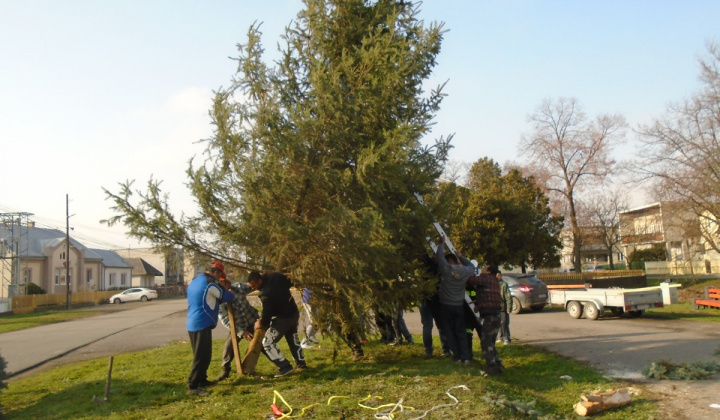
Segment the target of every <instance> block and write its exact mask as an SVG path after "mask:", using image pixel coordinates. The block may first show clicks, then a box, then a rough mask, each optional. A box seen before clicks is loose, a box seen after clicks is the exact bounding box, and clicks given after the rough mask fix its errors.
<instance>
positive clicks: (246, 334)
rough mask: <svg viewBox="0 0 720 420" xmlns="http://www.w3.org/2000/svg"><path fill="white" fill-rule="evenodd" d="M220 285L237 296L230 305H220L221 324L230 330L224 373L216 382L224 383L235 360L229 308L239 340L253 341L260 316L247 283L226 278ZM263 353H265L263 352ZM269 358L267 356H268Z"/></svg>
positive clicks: (223, 367)
mask: <svg viewBox="0 0 720 420" xmlns="http://www.w3.org/2000/svg"><path fill="white" fill-rule="evenodd" d="M220 285H221V286H223V288H225V289H229V290H231V291H232V292H233V294H234V295H235V299H234V300H233V301H232V303H231V304H230V305H228V303H221V304H220V315H219V317H220V322H221V323H222V324H223V325H224V326H225V328H227V329H228V338H227V340H226V341H225V346H224V347H223V357H222V372H221V373H220V376H218V377H217V379H216V381H222V380H224V379H226V378H227V377H228V376H230V371H231V370H232V369H231V366H232V361H233V360H234V359H235V351H234V350H233V339H232V334H233V333H232V331H230V311H228V306H231V307H232V310H233V313H232V316H233V320H234V321H235V334H236V335H237V336H238V337H239V338H244V339H246V340H247V341H248V342H249V341H251V340H252V339H253V335H254V333H255V322H256V321H257V320H258V318H260V315H259V313H258V311H257V309H255V308H254V307H253V306H252V305H251V304H250V302H248V300H247V295H248V293H250V292H252V288H251V287H250V285H249V284H247V283H240V282H238V283H234V284H230V281H229V280H228V279H226V278H223V279H221V280H220ZM263 353H265V352H264V351H263ZM266 356H267V354H266Z"/></svg>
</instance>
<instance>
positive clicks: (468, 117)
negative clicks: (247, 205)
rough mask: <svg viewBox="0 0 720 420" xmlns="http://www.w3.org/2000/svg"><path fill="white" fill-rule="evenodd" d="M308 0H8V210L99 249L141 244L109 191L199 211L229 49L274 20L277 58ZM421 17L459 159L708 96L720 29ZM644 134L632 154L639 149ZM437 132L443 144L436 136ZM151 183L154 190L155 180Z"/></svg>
mask: <svg viewBox="0 0 720 420" xmlns="http://www.w3.org/2000/svg"><path fill="white" fill-rule="evenodd" d="M301 8H302V2H301V1H299V0H273V1H264V2H260V1H257V0H253V1H245V0H236V1H229V0H208V1H202V2H200V1H190V0H152V1H146V0H142V1H141V0H123V1H102V0H63V1H58V0H22V1H21V0H0V144H1V145H2V146H1V147H0V156H2V166H1V168H2V171H1V173H2V183H0V212H20V211H21V212H29V213H34V215H35V216H34V217H33V218H34V219H35V220H37V221H38V222H39V223H40V224H41V225H42V226H51V227H59V228H61V229H64V226H65V194H69V195H70V213H71V214H72V215H73V216H72V217H71V219H70V221H71V223H70V224H71V226H73V227H74V228H75V229H74V232H73V233H74V235H76V237H77V238H78V239H80V240H82V241H84V242H85V243H87V244H89V245H91V246H97V247H126V246H135V242H134V241H132V240H129V239H126V238H125V236H124V234H123V232H124V229H123V228H122V227H121V228H114V229H110V228H108V227H106V226H104V225H101V224H99V223H98V221H99V220H100V219H103V218H107V217H110V216H111V215H112V212H111V211H110V209H109V207H110V205H111V203H110V202H108V201H105V200H104V194H103V192H102V189H101V188H102V187H106V188H109V189H111V190H113V191H117V183H118V182H121V181H124V180H126V179H135V180H136V185H138V186H140V187H143V186H144V184H145V182H146V181H147V180H148V179H149V177H150V176H151V175H154V176H155V177H156V178H159V179H163V180H164V184H163V185H164V186H165V191H166V192H168V193H170V203H171V207H172V208H175V209H177V210H178V211H179V210H182V209H191V208H192V206H191V197H189V194H188V192H187V190H186V188H185V187H184V182H185V179H186V178H185V173H184V170H185V168H186V166H187V161H188V160H189V159H190V158H191V157H192V156H193V155H194V154H196V153H199V152H200V151H201V150H202V148H201V146H200V145H198V144H197V140H199V139H202V138H207V137H209V136H210V135H211V133H212V128H211V126H210V124H209V118H208V116H207V111H208V109H209V105H210V99H211V97H212V90H214V89H217V88H219V87H221V86H227V85H228V82H229V80H230V78H231V76H232V75H233V73H234V72H235V70H236V63H235V62H234V61H232V60H231V59H229V58H228V57H231V56H236V44H238V43H243V42H245V39H246V38H245V34H246V32H247V29H248V27H249V26H250V25H251V24H252V23H253V22H254V21H258V22H263V25H262V29H263V32H264V37H263V42H264V45H265V48H266V51H267V56H268V58H272V57H273V56H274V51H275V50H276V44H277V42H278V41H279V40H280V39H279V35H280V34H281V33H282V31H283V28H284V26H285V25H287V24H288V23H289V22H290V21H291V20H292V19H293V18H294V17H295V15H296V14H297V12H298V11H299V10H300V9H301ZM421 10H422V11H421V14H420V17H421V18H423V19H424V20H426V21H428V22H429V21H442V22H445V28H446V29H447V30H448V32H447V33H446V35H445V41H444V43H443V46H442V51H441V53H440V55H439V57H438V61H439V65H438V66H437V67H436V69H435V74H434V76H433V78H432V80H431V81H430V84H429V86H431V85H435V84H438V83H441V82H444V81H446V80H447V81H448V85H447V88H446V93H447V94H448V97H447V98H446V99H445V101H444V103H443V107H442V109H441V110H440V112H439V114H438V116H437V118H436V122H437V125H436V126H435V128H434V130H433V133H432V137H437V136H440V135H447V134H451V133H455V141H454V143H455V149H454V150H453V152H452V155H451V158H452V159H453V160H458V161H467V162H472V161H475V160H477V159H479V158H481V157H484V156H488V157H491V158H493V159H495V160H496V161H497V162H499V163H501V164H502V163H504V162H506V161H508V160H515V159H517V155H518V150H517V144H518V140H519V139H520V136H521V135H522V134H523V133H528V132H529V126H528V124H527V122H526V116H527V115H528V114H529V113H531V112H532V111H533V110H534V109H535V108H536V107H537V106H538V105H539V104H540V103H541V101H542V100H543V99H544V98H557V97H559V96H574V97H576V98H578V99H579V100H580V101H581V103H582V105H583V106H584V108H585V110H586V111H587V113H588V115H590V116H595V115H597V114H599V113H621V114H623V115H625V117H626V118H627V120H628V122H629V124H630V125H631V127H636V126H637V125H638V124H640V123H646V122H649V121H650V120H651V119H652V118H653V117H658V116H660V115H661V114H662V112H663V111H664V109H665V107H666V105H667V104H668V103H669V102H671V101H677V100H680V99H682V98H684V97H686V96H689V95H690V94H692V93H694V92H695V91H697V90H698V89H699V87H700V85H699V82H698V78H697V75H698V66H697V58H698V57H699V56H701V55H703V54H704V52H705V41H706V40H720V25H718V18H720V2H718V1H715V0H713V1H709V0H707V1H701V0H692V1H662V0H654V1H620V0H617V1H615V0H606V1H574V0H565V1H548V0H534V1H530V0H514V1H513V0H504V1H500V0H498V1H485V0H472V1H465V0H463V1H459V0H457V1H449V0H426V1H425V2H424V4H423V5H422V9H421ZM628 139H629V140H630V145H628V146H626V147H625V148H623V149H621V150H619V151H618V154H621V155H622V154H628V153H632V148H631V144H632V143H631V142H632V139H633V135H632V133H630V135H629V136H628ZM430 141H431V139H428V142H430ZM143 189H144V188H143Z"/></svg>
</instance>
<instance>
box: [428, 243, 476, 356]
mask: <svg viewBox="0 0 720 420" xmlns="http://www.w3.org/2000/svg"><path fill="white" fill-rule="evenodd" d="M439 242H440V243H439V245H438V247H437V249H436V250H435V257H436V261H437V263H438V268H439V270H440V289H439V291H438V295H439V300H440V305H441V311H442V319H443V326H444V328H443V329H444V330H445V334H446V338H447V341H448V347H449V348H450V353H451V354H452V358H453V360H454V361H456V362H458V363H464V364H470V362H471V360H472V354H470V352H469V350H468V345H467V335H466V334H465V309H464V305H465V287H466V283H467V281H468V279H469V278H470V276H472V275H474V274H475V267H474V266H473V265H472V263H470V261H469V260H468V259H467V258H465V257H463V256H462V255H460V252H458V255H457V257H456V256H455V255H453V254H448V255H447V256H445V237H444V236H440V241H439ZM458 258H459V260H458Z"/></svg>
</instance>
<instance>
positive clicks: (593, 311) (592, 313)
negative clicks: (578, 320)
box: [585, 302, 600, 321]
mask: <svg viewBox="0 0 720 420" xmlns="http://www.w3.org/2000/svg"><path fill="white" fill-rule="evenodd" d="M599 316H600V311H599V310H598V307H597V306H595V304H594V303H592V302H588V303H586V304H585V318H586V319H589V320H590V321H595V320H596V319H598V317H599Z"/></svg>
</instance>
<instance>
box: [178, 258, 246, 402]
mask: <svg viewBox="0 0 720 420" xmlns="http://www.w3.org/2000/svg"><path fill="white" fill-rule="evenodd" d="M222 277H225V267H223V265H222V263H221V262H219V261H215V262H213V263H211V264H210V265H209V266H208V267H207V269H206V270H205V272H204V273H201V274H199V275H198V276H197V277H195V278H194V279H193V280H192V281H191V282H190V285H188V288H187V300H188V314H187V331H188V335H189V336H190V346H191V347H192V352H193V362H192V367H191V368H190V375H189V376H188V380H187V383H188V394H189V395H207V394H208V392H207V391H206V390H205V389H203V387H208V386H212V385H215V382H213V381H208V379H207V370H208V368H209V367H210V361H211V359H212V330H213V328H215V327H216V326H217V322H218V311H219V307H220V303H222V302H230V301H232V300H233V299H234V296H233V294H232V292H230V291H228V290H224V289H223V288H222V287H220V285H219V284H218V279H220V278H222Z"/></svg>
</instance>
